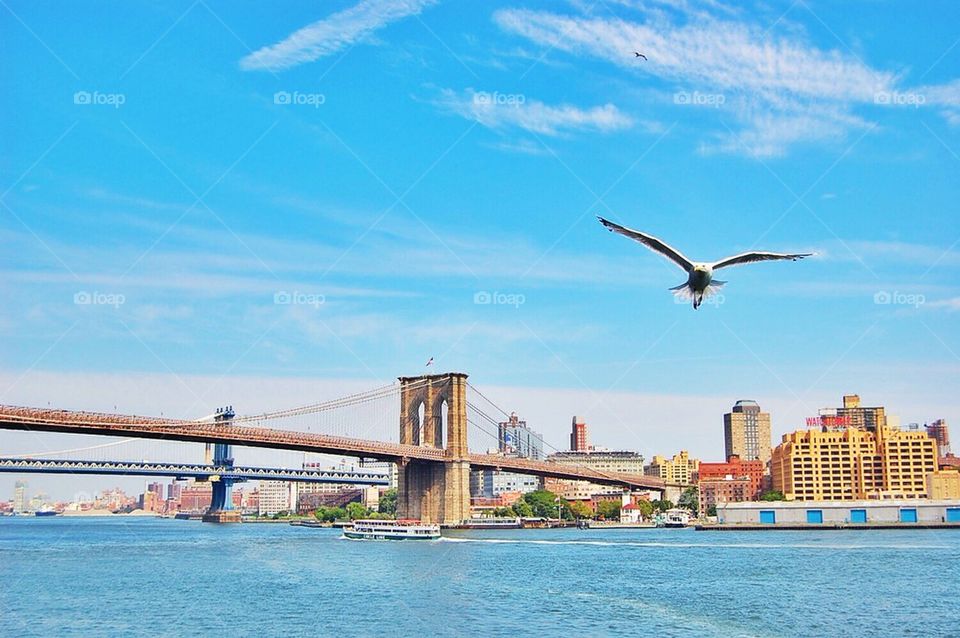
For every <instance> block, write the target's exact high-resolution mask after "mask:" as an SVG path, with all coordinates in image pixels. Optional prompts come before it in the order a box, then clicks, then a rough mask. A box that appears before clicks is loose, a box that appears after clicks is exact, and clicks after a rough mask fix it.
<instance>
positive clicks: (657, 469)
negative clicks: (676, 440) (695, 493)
mask: <svg viewBox="0 0 960 638" xmlns="http://www.w3.org/2000/svg"><path fill="white" fill-rule="evenodd" d="M699 467H700V459H694V458H690V455H689V454H688V453H687V451H686V450H680V453H679V454H674V455H673V458H672V459H668V458H666V457H664V456H660V455H659V454H657V455H655V456H654V457H653V460H652V461H651V462H650V465H648V466H647V467H646V468H645V470H644V473H645V474H646V475H647V476H657V477H659V478H662V479H663V480H664V481H666V482H667V483H679V484H681V485H690V484H691V483H693V482H694V481H695V480H696V474H697V469H698V468H699Z"/></svg>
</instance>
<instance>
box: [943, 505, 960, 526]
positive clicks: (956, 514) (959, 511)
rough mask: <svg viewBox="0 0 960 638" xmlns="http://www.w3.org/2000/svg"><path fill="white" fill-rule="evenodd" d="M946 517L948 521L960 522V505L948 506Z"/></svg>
mask: <svg viewBox="0 0 960 638" xmlns="http://www.w3.org/2000/svg"><path fill="white" fill-rule="evenodd" d="M946 519H947V522H948V523H960V507H948V508H947V516H946Z"/></svg>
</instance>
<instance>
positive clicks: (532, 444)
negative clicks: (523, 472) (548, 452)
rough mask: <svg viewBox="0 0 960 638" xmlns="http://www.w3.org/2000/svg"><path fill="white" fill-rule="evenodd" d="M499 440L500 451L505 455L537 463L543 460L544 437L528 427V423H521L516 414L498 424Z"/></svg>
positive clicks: (513, 413)
mask: <svg viewBox="0 0 960 638" xmlns="http://www.w3.org/2000/svg"><path fill="white" fill-rule="evenodd" d="M497 439H498V443H499V448H500V451H501V452H503V453H504V454H514V455H516V456H520V457H523V458H527V459H534V460H537V461H539V460H540V459H542V458H543V437H542V436H541V435H540V433H539V432H534V431H533V430H531V429H530V428H529V427H527V422H526V421H521V420H520V418H519V417H518V416H517V413H516V412H512V413H511V414H510V417H509V418H508V419H507V420H506V421H503V422H502V423H500V424H498V426H497Z"/></svg>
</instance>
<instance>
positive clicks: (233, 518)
mask: <svg viewBox="0 0 960 638" xmlns="http://www.w3.org/2000/svg"><path fill="white" fill-rule="evenodd" d="M215 419H216V421H217V423H220V424H223V425H225V426H229V425H230V421H232V420H233V408H232V407H230V408H223V409H222V410H220V411H218V412H217V416H216V417H215ZM231 447H232V446H230V445H228V444H226V443H217V444H215V445H214V446H213V464H214V465H216V466H217V467H222V468H232V467H233V450H232V449H231ZM214 478H215V477H211V485H212V486H213V494H212V498H211V499H210V508H209V509H208V510H207V512H206V514H204V515H203V522H204V523H239V522H240V512H239V511H237V510H235V509H233V479H228V478H223V477H216V479H217V480H214Z"/></svg>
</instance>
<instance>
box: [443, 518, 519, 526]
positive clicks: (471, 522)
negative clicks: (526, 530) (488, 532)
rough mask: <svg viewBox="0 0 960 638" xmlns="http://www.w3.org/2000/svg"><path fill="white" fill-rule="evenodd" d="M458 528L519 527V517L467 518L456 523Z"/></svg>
mask: <svg viewBox="0 0 960 638" xmlns="http://www.w3.org/2000/svg"><path fill="white" fill-rule="evenodd" d="M458 527H459V528H460V529H520V527H521V523H520V519H519V518H516V517H514V518H494V517H484V518H468V519H467V520H465V521H463V522H462V523H460V525H458Z"/></svg>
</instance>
